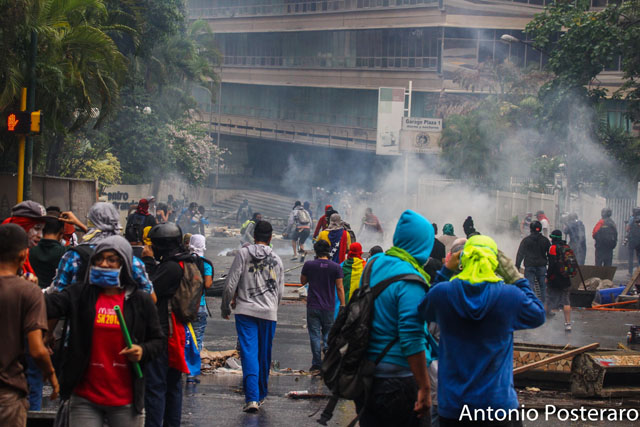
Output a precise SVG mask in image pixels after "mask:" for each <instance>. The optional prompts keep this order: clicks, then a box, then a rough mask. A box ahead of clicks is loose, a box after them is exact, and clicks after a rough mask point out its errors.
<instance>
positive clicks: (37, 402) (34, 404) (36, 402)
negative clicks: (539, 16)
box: [25, 349, 44, 411]
mask: <svg viewBox="0 0 640 427" xmlns="http://www.w3.org/2000/svg"><path fill="white" fill-rule="evenodd" d="M25 356H26V357H25V358H26V360H27V369H26V374H27V384H28V385H29V396H28V398H29V410H30V411H40V410H41V409H42V387H43V385H44V379H43V378H42V371H40V368H38V365H36V362H35V361H34V360H33V358H32V357H31V356H30V355H29V350H28V349H27V354H25Z"/></svg>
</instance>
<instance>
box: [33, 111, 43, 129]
mask: <svg viewBox="0 0 640 427" xmlns="http://www.w3.org/2000/svg"><path fill="white" fill-rule="evenodd" d="M41 117H42V112H41V111H40V110H38V111H34V112H32V113H31V132H32V133H40V118H41Z"/></svg>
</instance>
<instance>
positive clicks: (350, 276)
mask: <svg viewBox="0 0 640 427" xmlns="http://www.w3.org/2000/svg"><path fill="white" fill-rule="evenodd" d="M366 264H367V262H366V261H365V260H363V259H362V245H361V244H360V243H358V242H353V243H352V244H351V246H349V253H348V254H347V259H346V260H344V261H343V262H342V264H340V266H341V267H342V275H343V281H342V282H343V287H344V303H345V305H346V304H349V299H350V298H351V295H353V293H354V292H355V290H356V289H358V288H359V287H360V278H361V277H362V271H363V270H364V267H365V265H366Z"/></svg>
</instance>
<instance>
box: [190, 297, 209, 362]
mask: <svg viewBox="0 0 640 427" xmlns="http://www.w3.org/2000/svg"><path fill="white" fill-rule="evenodd" d="M192 326H193V332H195V333H196V341H198V350H199V351H202V347H203V341H202V340H203V339H204V330H205V328H206V327H207V306H205V305H201V306H200V308H199V309H198V320H196V321H195V322H193V325H192Z"/></svg>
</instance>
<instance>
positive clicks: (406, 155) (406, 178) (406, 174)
mask: <svg viewBox="0 0 640 427" xmlns="http://www.w3.org/2000/svg"><path fill="white" fill-rule="evenodd" d="M412 90H413V81H412V80H410V81H409V91H408V92H405V96H408V97H409V101H408V105H407V108H406V109H405V110H404V111H405V113H406V117H411V92H412ZM400 135H401V137H400V141H398V143H399V145H400V146H402V137H404V135H403V131H402V129H400ZM402 156H403V157H404V186H403V187H404V193H403V194H404V195H405V196H406V195H407V192H408V189H409V152H408V151H406V150H405V152H404V153H402Z"/></svg>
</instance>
